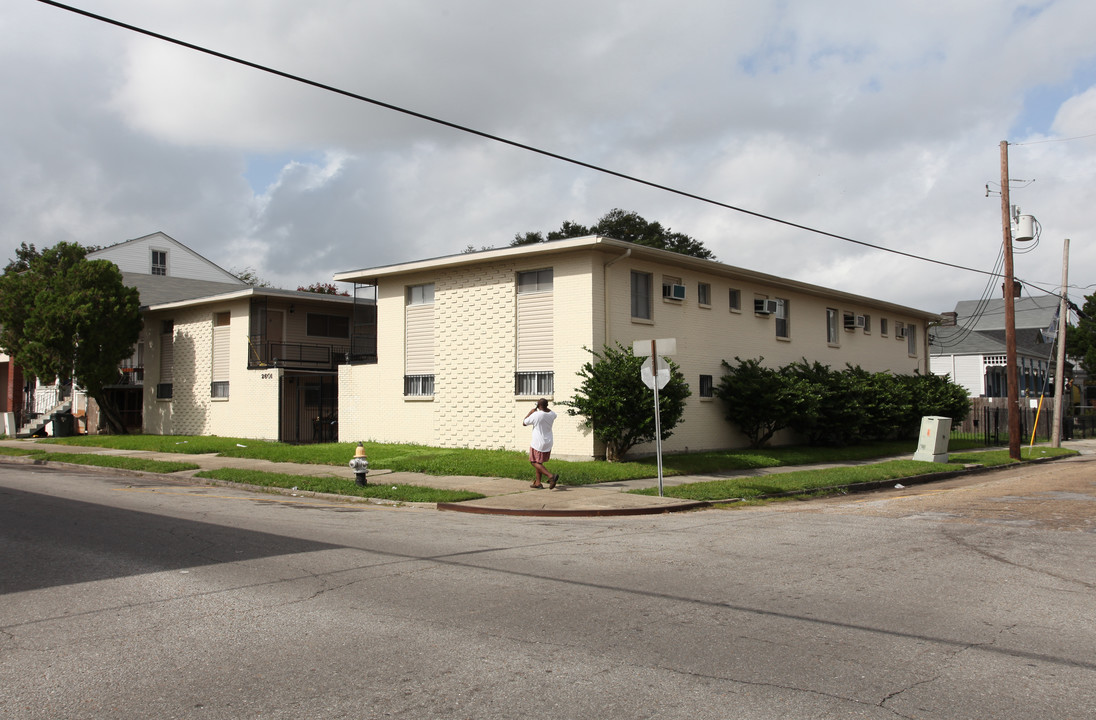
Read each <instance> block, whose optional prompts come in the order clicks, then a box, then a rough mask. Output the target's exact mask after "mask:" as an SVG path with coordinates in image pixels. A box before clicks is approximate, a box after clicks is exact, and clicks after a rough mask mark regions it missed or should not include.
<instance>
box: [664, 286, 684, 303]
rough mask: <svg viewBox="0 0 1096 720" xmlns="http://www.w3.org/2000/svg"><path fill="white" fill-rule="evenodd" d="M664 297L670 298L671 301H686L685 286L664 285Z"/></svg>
mask: <svg viewBox="0 0 1096 720" xmlns="http://www.w3.org/2000/svg"><path fill="white" fill-rule="evenodd" d="M662 297H664V298H670V299H671V300H684V299H685V286H684V285H663V286H662Z"/></svg>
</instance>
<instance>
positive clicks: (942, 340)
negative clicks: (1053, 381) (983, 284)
mask: <svg viewBox="0 0 1096 720" xmlns="http://www.w3.org/2000/svg"><path fill="white" fill-rule="evenodd" d="M1058 304H1059V299H1058V296H1056V295H1036V296H1033V297H1022V298H1016V300H1015V308H1016V363H1017V373H1018V381H1019V386H1020V387H1019V390H1020V395H1021V396H1025V395H1026V396H1036V395H1039V394H1040V392H1042V391H1043V389H1044V387H1045V388H1046V389H1047V391H1048V392H1049V391H1050V383H1049V382H1048V375H1049V374H1050V371H1051V368H1052V367H1053V365H1054V362H1055V358H1054V356H1053V353H1054V342H1053V338H1052V337H1050V336H1048V333H1047V330H1048V328H1050V327H1051V326H1052V325H1053V326H1054V327H1053V329H1054V330H1056V329H1057V324H1056V323H1057V317H1056V313H1057V310H1058ZM949 315H950V313H949ZM954 322H955V324H954V325H951V324H948V325H944V326H941V327H937V328H933V330H932V336H931V338H930V339H931V342H930V344H929V352H930V367H931V369H932V372H933V373H934V374H936V375H947V376H949V377H950V378H951V380H952V382H954V383H956V384H958V385H961V386H963V387H964V388H966V390H967V392H968V393H970V395H971V397H1006V396H1007V395H1008V385H1007V383H1006V381H1005V301H1004V299H1003V298H999V299H994V300H964V301H962V302H959V303H957V304H956V305H955V311H954Z"/></svg>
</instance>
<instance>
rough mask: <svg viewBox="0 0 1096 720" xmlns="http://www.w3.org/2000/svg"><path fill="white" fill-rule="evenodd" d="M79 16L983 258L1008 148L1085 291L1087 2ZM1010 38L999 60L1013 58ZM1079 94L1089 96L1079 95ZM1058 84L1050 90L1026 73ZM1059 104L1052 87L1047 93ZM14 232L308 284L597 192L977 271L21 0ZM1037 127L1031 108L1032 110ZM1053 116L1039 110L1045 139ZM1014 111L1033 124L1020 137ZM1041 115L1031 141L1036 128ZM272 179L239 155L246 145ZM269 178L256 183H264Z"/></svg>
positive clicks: (281, 4)
mask: <svg viewBox="0 0 1096 720" xmlns="http://www.w3.org/2000/svg"><path fill="white" fill-rule="evenodd" d="M82 6H83V7H87V8H88V9H89V10H91V11H93V12H102V13H103V14H106V15H109V16H113V17H117V18H118V19H120V20H123V21H126V22H130V23H133V24H136V25H140V26H145V27H148V28H149V29H151V30H154V31H156V32H161V33H165V34H170V35H174V36H178V37H180V38H182V39H184V40H187V41H189V42H193V43H196V44H199V45H205V46H208V47H211V48H213V49H216V50H219V51H224V52H228V53H232V54H236V55H239V56H241V57H244V58H246V59H249V60H253V61H255V62H258V63H265V64H268V65H271V66H274V67H276V68H278V69H281V70H284V71H286V72H289V73H293V74H297V75H301V76H306V77H308V78H311V79H314V80H316V81H318V82H322V83H326V84H330V85H333V86H337V87H340V88H344V89H346V90H348V91H351V92H355V93H360V94H362V95H365V96H369V97H372V98H376V99H379V100H382V101H385V102H390V103H393V104H396V105H400V106H403V107H406V108H409V109H412V110H415V111H419V112H423V113H427V114H432V115H436V116H438V117H441V118H444V119H446V120H449V121H452V122H455V123H459V124H463V125H467V126H471V127H475V128H477V129H480V130H482V131H485V132H488V133H493V134H497V135H502V136H505V137H508V138H512V139H514V140H516V141H519V142H522V143H527V144H530V145H534V146H537V147H540V148H543V149H545V150H549V151H552V152H557V153H561V154H565V155H568V156H572V157H575V158H578V159H581V160H583V161H586V162H591V163H595V164H601V165H604V166H606V167H609V168H611V169H614V170H618V171H620V172H624V173H628V174H631V175H635V176H639V177H642V178H645V179H649V180H652V181H654V182H658V183H660V184H664V185H669V186H673V187H677V188H680V189H682V190H684V191H687V192H690V193H695V194H698V195H702V196H705V197H709V198H712V199H715V200H717V201H720V202H724V203H728V204H730V205H734V206H738V207H742V208H746V209H748V210H752V211H756V212H759V213H764V214H767V215H772V216H776V217H780V218H784V219H787V220H789V221H793V222H796V223H800V224H804V225H809V226H812V227H817V228H820V229H823V230H826V231H829V232H832V233H835V234H839V235H844V236H848V237H851V238H854V239H857V240H862V241H864V242H869V243H872V244H877V245H881V246H885V247H890V248H895V249H899V250H902V251H905V252H910V253H914V254H917V255H925V256H930V257H934V258H939V259H941V260H946V261H948V262H952V263H956V264H959V265H967V266H971V267H976V268H981V269H987V270H988V269H990V268H991V267H992V265H993V261H994V259H995V257H996V252H997V250H998V248H999V246H1000V243H1001V228H1000V201H999V200H998V199H996V198H986V197H985V193H984V186H985V185H986V183H993V182H996V181H998V180H999V171H998V164H999V158H998V143H999V141H1000V140H1002V139H1008V140H1010V141H1011V142H1014V143H1017V144H1016V145H1014V146H1013V147H1012V148H1010V153H1011V156H1010V163H1011V169H1012V172H1011V174H1012V176H1013V177H1017V178H1029V179H1030V178H1035V179H1036V182H1035V183H1033V184H1031V185H1030V186H1028V187H1027V188H1025V189H1023V190H1016V191H1015V193H1014V197H1013V201H1014V202H1016V203H1017V204H1020V205H1022V206H1023V207H1024V209H1025V211H1029V212H1032V213H1033V214H1035V215H1036V216H1037V217H1038V218H1039V219H1040V221H1041V223H1042V225H1043V228H1044V238H1043V243H1042V245H1041V246H1040V247H1038V248H1036V249H1035V250H1034V251H1032V252H1030V253H1028V254H1025V255H1023V256H1022V257H1018V259H1017V273H1018V274H1019V275H1020V276H1021V277H1025V278H1031V279H1033V280H1036V281H1039V282H1047V281H1049V287H1053V286H1054V285H1055V284H1056V280H1055V279H1056V278H1058V277H1059V275H1060V268H1059V265H1060V258H1061V245H1060V239H1061V238H1062V237H1066V236H1071V237H1073V238H1074V243H1073V248H1074V258H1075V260H1074V266H1075V268H1076V269H1075V271H1074V277H1075V278H1076V279H1077V284H1079V285H1087V284H1089V283H1092V282H1094V280H1093V279H1091V278H1088V279H1085V278H1084V273H1085V272H1086V270H1085V268H1091V267H1096V262H1094V261H1096V245H1093V248H1094V249H1090V248H1089V245H1088V244H1087V243H1085V242H1083V241H1082V240H1083V238H1084V233H1085V231H1086V230H1087V229H1088V228H1091V227H1092V226H1093V222H1092V221H1093V217H1092V214H1093V211H1092V210H1091V208H1090V206H1091V202H1090V201H1089V199H1088V195H1089V194H1090V193H1089V192H1086V189H1087V188H1090V187H1091V186H1092V183H1093V180H1094V179H1096V178H1094V175H1096V163H1092V162H1091V154H1092V152H1093V147H1094V146H1093V140H1080V141H1072V142H1057V143H1045V144H1023V143H1025V142H1026V141H1035V140H1042V139H1047V138H1050V137H1063V136H1066V137H1074V136H1081V135H1087V134H1091V133H1093V132H1096V125H1092V126H1086V124H1085V123H1086V122H1089V123H1091V122H1092V118H1093V117H1096V113H1094V112H1093V104H1094V103H1096V100H1094V99H1093V97H1094V96H1093V90H1092V89H1091V88H1090V85H1093V83H1092V82H1089V83H1087V84H1086V83H1085V79H1086V77H1087V76H1086V73H1091V72H1092V68H1093V67H1096V50H1094V49H1093V47H1092V44H1091V40H1090V38H1089V37H1088V32H1087V29H1088V28H1091V26H1092V21H1093V20H1094V19H1096V7H1092V6H1091V4H1090V3H1085V2H1082V1H1081V0H1061V1H1059V2H1053V3H1044V4H1042V5H1040V6H1038V7H1034V6H1029V5H1025V4H1023V3H1021V2H1011V3H1005V4H1003V5H1002V4H995V5H993V6H989V5H986V4H978V3H944V2H927V3H918V4H916V5H914V4H896V3H877V2H868V1H867V0H860V1H855V0H846V1H844V2H838V3H825V4H823V3H814V2H794V1H793V2H787V3H745V2H735V3H724V2H715V1H714V0H712V1H702V0H693V1H690V0H685V1H683V2H679V3H675V4H674V5H673V9H672V11H671V10H669V9H668V6H667V5H665V4H664V3H659V2H641V1H638V0H637V1H636V2H630V3H594V4H591V3H586V2H577V0H576V1H569V2H558V3H551V4H541V5H534V6H528V5H514V4H512V3H503V2H499V1H496V0H478V1H472V2H463V3H460V4H452V3H447V4H439V3H430V2H425V1H423V2H415V1H413V0H399V1H398V2H397V1H396V0H383V1H378V2H370V3H360V2H352V1H351V0H317V1H316V2H310V3H306V4H302V3H296V2H288V1H287V0H267V1H265V2H237V3H227V4H226V3H223V2H219V1H215V0H188V2H185V3H184V2H181V0H180V1H178V2H176V1H164V2H158V3H145V2H137V0H100V1H98V2H94V1H93V0H85V2H84V3H82ZM1003 48H1006V49H1007V51H1006V52H1003V51H1002V49H1003ZM1079 81H1080V84H1079V85H1078V86H1077V87H1075V88H1074V87H1073V85H1075V84H1077V83H1078V82H1079ZM1047 87H1054V88H1057V89H1058V90H1056V93H1057V94H1056V95H1054V97H1056V98H1057V99H1056V100H1054V102H1055V103H1056V104H1057V105H1059V106H1055V107H1049V108H1048V107H1029V106H1027V105H1025V103H1028V104H1030V103H1032V102H1047V100H1045V98H1046V97H1048V96H1047V94H1046V93H1042V94H1041V93H1040V92H1039V90H1040V88H1047ZM1059 96H1060V97H1059ZM0 102H2V103H3V106H4V107H5V109H6V110H9V111H8V112H5V113H4V114H3V116H0V152H2V153H3V155H4V157H5V158H6V159H7V160H8V162H7V163H5V165H4V166H2V167H0V242H2V244H3V246H2V248H0V249H3V250H7V253H6V254H7V255H9V256H10V255H11V254H12V252H13V251H14V248H15V247H17V246H18V244H19V242H21V241H24V240H26V241H30V242H36V244H38V245H39V246H46V245H50V244H52V243H53V242H56V241H57V240H60V239H79V240H82V241H83V242H87V243H96V244H107V243H111V242H115V241H119V240H122V239H125V238H130V237H136V236H139V235H143V234H146V233H148V232H152V231H155V230H163V231H164V232H167V233H168V234H170V235H172V236H174V237H176V238H178V239H179V240H180V241H182V242H184V243H186V244H188V245H191V246H192V247H194V248H195V249H196V250H198V251H199V252H201V253H202V254H203V255H205V256H206V257H209V258H210V259H211V260H214V261H215V262H218V263H220V264H222V265H224V266H226V267H242V266H247V265H249V266H252V267H254V268H255V269H256V270H257V271H258V272H259V274H260V275H261V276H263V277H266V278H268V279H271V280H275V281H277V282H278V283H279V284H283V285H287V286H290V287H295V286H296V285H298V284H308V283H311V282H315V281H317V280H326V279H327V278H329V277H330V276H331V274H332V273H333V272H336V271H339V270H347V269H352V268H359V267H366V266H369V265H375V264H383V263H388V262H398V261H403V260H411V259H415V258H422V257H430V256H437V255H441V254H446V253H449V252H458V251H460V250H461V249H463V248H464V247H466V246H467V245H469V244H471V245H474V246H476V247H480V246H483V245H494V246H501V245H505V244H507V243H508V242H509V241H510V239H511V238H512V237H513V235H514V234H515V233H518V232H524V231H526V230H549V229H553V228H555V227H558V225H559V224H560V223H561V222H562V221H564V220H576V221H579V222H583V223H587V224H588V223H591V222H593V221H594V220H596V219H597V217H599V216H600V215H601V214H603V213H604V212H606V211H607V210H609V209H611V208H613V207H622V208H626V209H631V210H636V211H638V212H640V213H641V214H642V215H644V216H645V217H647V218H648V219H657V220H660V221H661V222H663V224H665V225H668V226H670V227H672V228H673V229H675V230H679V231H682V232H686V233H689V234H691V235H693V236H694V237H697V238H698V239H700V240H702V241H703V242H704V243H705V244H707V245H708V246H709V247H711V248H712V249H713V251H714V252H715V253H716V254H717V256H718V257H719V259H721V260H723V261H724V262H728V263H732V264H736V265H741V266H744V267H748V268H751V269H757V270H762V271H765V272H770V273H774V274H781V275H788V276H791V277H795V278H797V279H802V280H807V281H810V282H817V283H819V284H823V285H831V286H839V287H842V288H845V289H848V290H851V291H853V292H859V293H864V294H868V295H873V296H876V297H879V298H882V299H886V300H890V301H894V302H899V303H904V304H910V305H915V306H917V307H923V308H925V309H930V310H946V309H948V308H949V307H951V306H952V305H954V303H955V302H956V301H957V300H960V299H967V298H971V297H978V296H979V295H980V294H981V292H982V289H983V287H984V286H985V285H986V278H985V277H984V276H981V275H978V274H974V273H964V272H960V271H957V270H950V269H947V268H942V267H940V266H937V265H931V264H927V263H923V262H918V261H914V260H910V259H904V258H900V257H897V256H893V255H888V254H886V253H882V252H879V251H876V250H870V249H867V248H864V247H861V246H858V245H855V244H850V243H847V242H843V241H841V240H838V239H834V238H827V237H823V236H820V235H816V234H811V233H807V232H805V231H802V230H797V229H794V228H790V227H787V226H783V225H778V224H774V223H771V222H767V221H764V220H761V219H757V218H754V217H750V216H748V215H744V214H741V213H736V212H734V211H732V210H727V209H722V208H718V207H714V206H711V205H706V204H703V203H700V202H697V201H695V200H689V199H686V198H683V197H680V196H675V195H671V194H667V193H664V192H661V191H658V190H655V189H652V188H648V187H643V186H640V185H636V184H634V183H629V182H627V181H624V180H621V179H619V178H613V177H609V176H606V175H602V174H599V173H596V172H594V171H591V170H588V169H583V168H579V167H576V166H574V165H569V164H566V163H562V162H559V161H555V160H551V159H548V158H545V157H540V156H536V155H533V154H530V153H527V152H524V151H521V150H519V149H516V148H512V147H506V146H503V145H499V144H496V143H491V142H489V141H487V140H484V139H481V138H476V137H473V136H470V135H467V134H464V133H460V132H458V131H456V130H453V129H448V128H443V127H439V126H437V125H434V124H431V123H428V122H426V121H424V120H421V119H415V118H411V117H408V116H406V115H401V114H398V113H395V112H392V111H390V110H385V109H382V108H378V107H375V106H372V105H367V104H365V103H361V102H358V101H355V100H352V99H350V98H345V97H340V96H337V95H333V94H331V93H326V92H324V91H322V90H319V89H316V88H308V87H303V86H300V85H297V84H295V83H292V82H290V81H288V80H285V79H281V78H275V77H271V76H268V75H265V74H262V73H260V72H258V71H256V70H253V69H248V68H243V67H240V66H237V65H233V64H230V63H227V62H225V61H223V60H218V59H215V58H210V57H207V56H203V55H199V54H197V53H194V52H193V51H189V50H185V49H182V48H178V47H174V46H169V45H166V44H164V43H162V42H160V41H157V40H152V39H149V38H143V37H139V36H137V35H135V34H133V33H129V32H126V31H124V30H121V29H118V28H114V27H110V26H107V25H104V24H102V23H97V22H95V21H92V20H88V19H86V18H80V17H76V16H73V15H72V14H70V13H66V12H63V11H60V10H57V9H54V8H49V7H47V6H40V5H38V4H36V3H26V4H19V5H15V4H10V3H9V4H6V5H5V6H4V7H3V9H0ZM1041 118H1043V119H1041ZM1050 118H1054V121H1053V126H1051V127H1046V126H1045V125H1046V123H1047V122H1049V119H1050ZM1013 127H1021V128H1024V130H1023V131H1022V132H1023V135H1021V136H1016V137H1010V129H1011V128H1013ZM1028 128H1030V131H1029V130H1028ZM260 156H261V157H262V158H263V163H269V162H270V161H271V159H272V158H274V159H277V160H278V161H279V165H280V170H279V167H278V166H274V167H272V168H264V169H263V170H262V171H261V172H259V171H258V170H256V166H257V165H259V164H263V163H258V162H257V160H256V159H257V158H259V157H260ZM251 183H255V184H256V187H254V188H253V187H252V185H251Z"/></svg>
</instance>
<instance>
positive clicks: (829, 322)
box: [826, 308, 840, 345]
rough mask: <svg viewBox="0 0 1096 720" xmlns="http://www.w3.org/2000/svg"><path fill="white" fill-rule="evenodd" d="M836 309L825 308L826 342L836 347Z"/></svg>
mask: <svg viewBox="0 0 1096 720" xmlns="http://www.w3.org/2000/svg"><path fill="white" fill-rule="evenodd" d="M838 314H839V313H838V312H837V308H826V342H827V343H829V344H830V345H837V344H838V343H839V342H840V338H839V335H838V333H837V316H838Z"/></svg>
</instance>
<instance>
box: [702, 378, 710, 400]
mask: <svg viewBox="0 0 1096 720" xmlns="http://www.w3.org/2000/svg"><path fill="white" fill-rule="evenodd" d="M712 395H713V388H712V376H711V375H701V376H700V397H702V398H710V397H712Z"/></svg>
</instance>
